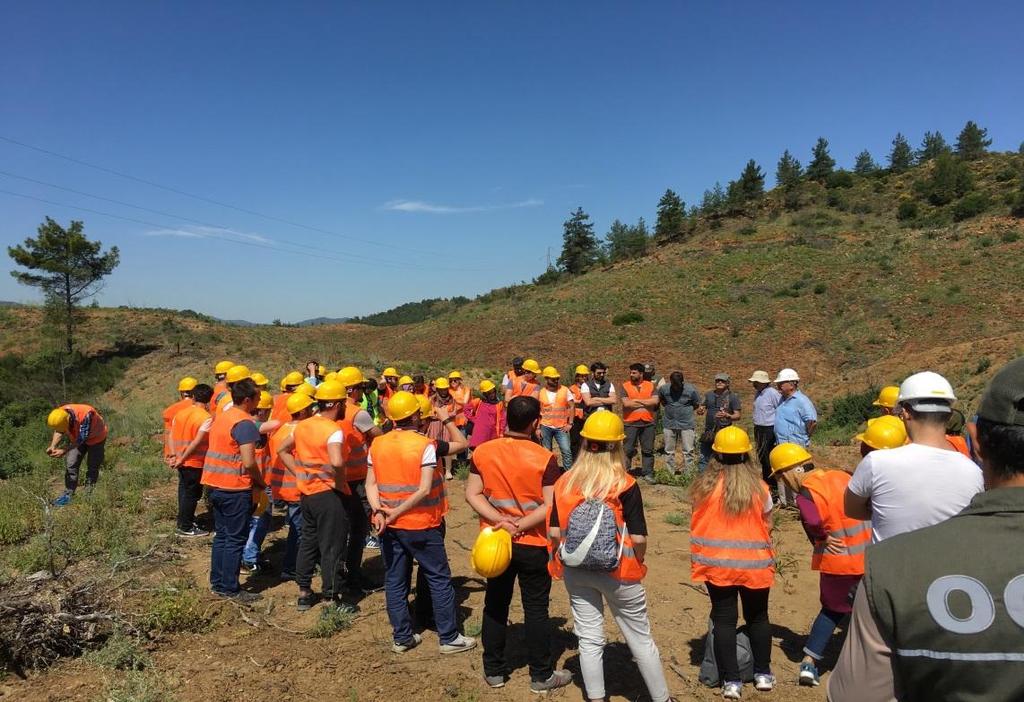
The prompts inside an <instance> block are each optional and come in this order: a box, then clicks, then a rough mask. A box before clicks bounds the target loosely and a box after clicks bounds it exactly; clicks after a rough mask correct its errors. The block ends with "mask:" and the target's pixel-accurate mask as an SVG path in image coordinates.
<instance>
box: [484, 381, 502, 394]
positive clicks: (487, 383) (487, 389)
mask: <svg viewBox="0 0 1024 702" xmlns="http://www.w3.org/2000/svg"><path fill="white" fill-rule="evenodd" d="M496 387H498V386H497V385H495V384H494V383H493V382H491V381H490V380H481V381H480V392H490V391H491V390H493V389H494V388H496Z"/></svg>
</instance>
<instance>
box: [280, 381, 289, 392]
mask: <svg viewBox="0 0 1024 702" xmlns="http://www.w3.org/2000/svg"><path fill="white" fill-rule="evenodd" d="M287 387H288V383H286V382H284V378H281V392H284V390H285V388H287Z"/></svg>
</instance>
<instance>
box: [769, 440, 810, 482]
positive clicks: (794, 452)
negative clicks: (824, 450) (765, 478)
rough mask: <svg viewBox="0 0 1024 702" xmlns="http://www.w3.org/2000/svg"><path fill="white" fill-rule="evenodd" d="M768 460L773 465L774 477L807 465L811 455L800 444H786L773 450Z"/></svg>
mask: <svg viewBox="0 0 1024 702" xmlns="http://www.w3.org/2000/svg"><path fill="white" fill-rule="evenodd" d="M768 459H769V461H770V462H771V464H772V475H775V474H776V473H782V472H783V471H787V470H789V469H790V468H796V467H797V466H800V465H803V464H804V463H807V461H809V460H811V454H809V453H807V449H805V448H804V447H803V446H801V445H800V444H791V443H784V444H779V445H778V446H776V447H775V448H773V449H772V452H771V453H770V454H768Z"/></svg>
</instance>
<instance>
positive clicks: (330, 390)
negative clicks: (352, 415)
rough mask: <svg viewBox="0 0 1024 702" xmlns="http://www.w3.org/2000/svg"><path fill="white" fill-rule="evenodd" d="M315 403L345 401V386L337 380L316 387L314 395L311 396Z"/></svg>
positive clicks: (326, 381)
mask: <svg viewBox="0 0 1024 702" xmlns="http://www.w3.org/2000/svg"><path fill="white" fill-rule="evenodd" d="M313 397H315V398H316V399H317V401H323V402H337V401H338V400H344V399H345V386H344V385H342V384H341V383H339V382H338V381H337V380H325V381H324V382H322V383H320V384H319V385H317V386H316V394H315V395H313Z"/></svg>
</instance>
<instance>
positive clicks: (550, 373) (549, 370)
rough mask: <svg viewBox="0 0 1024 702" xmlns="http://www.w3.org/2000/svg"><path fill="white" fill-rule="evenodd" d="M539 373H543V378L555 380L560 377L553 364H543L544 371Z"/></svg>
mask: <svg viewBox="0 0 1024 702" xmlns="http://www.w3.org/2000/svg"><path fill="white" fill-rule="evenodd" d="M541 375H543V376H544V377H545V378H554V379H556V380H557V379H558V378H561V377H562V376H560V375H559V374H558V369H557V368H555V367H554V366H545V367H544V372H543V373H542V374H541Z"/></svg>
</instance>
